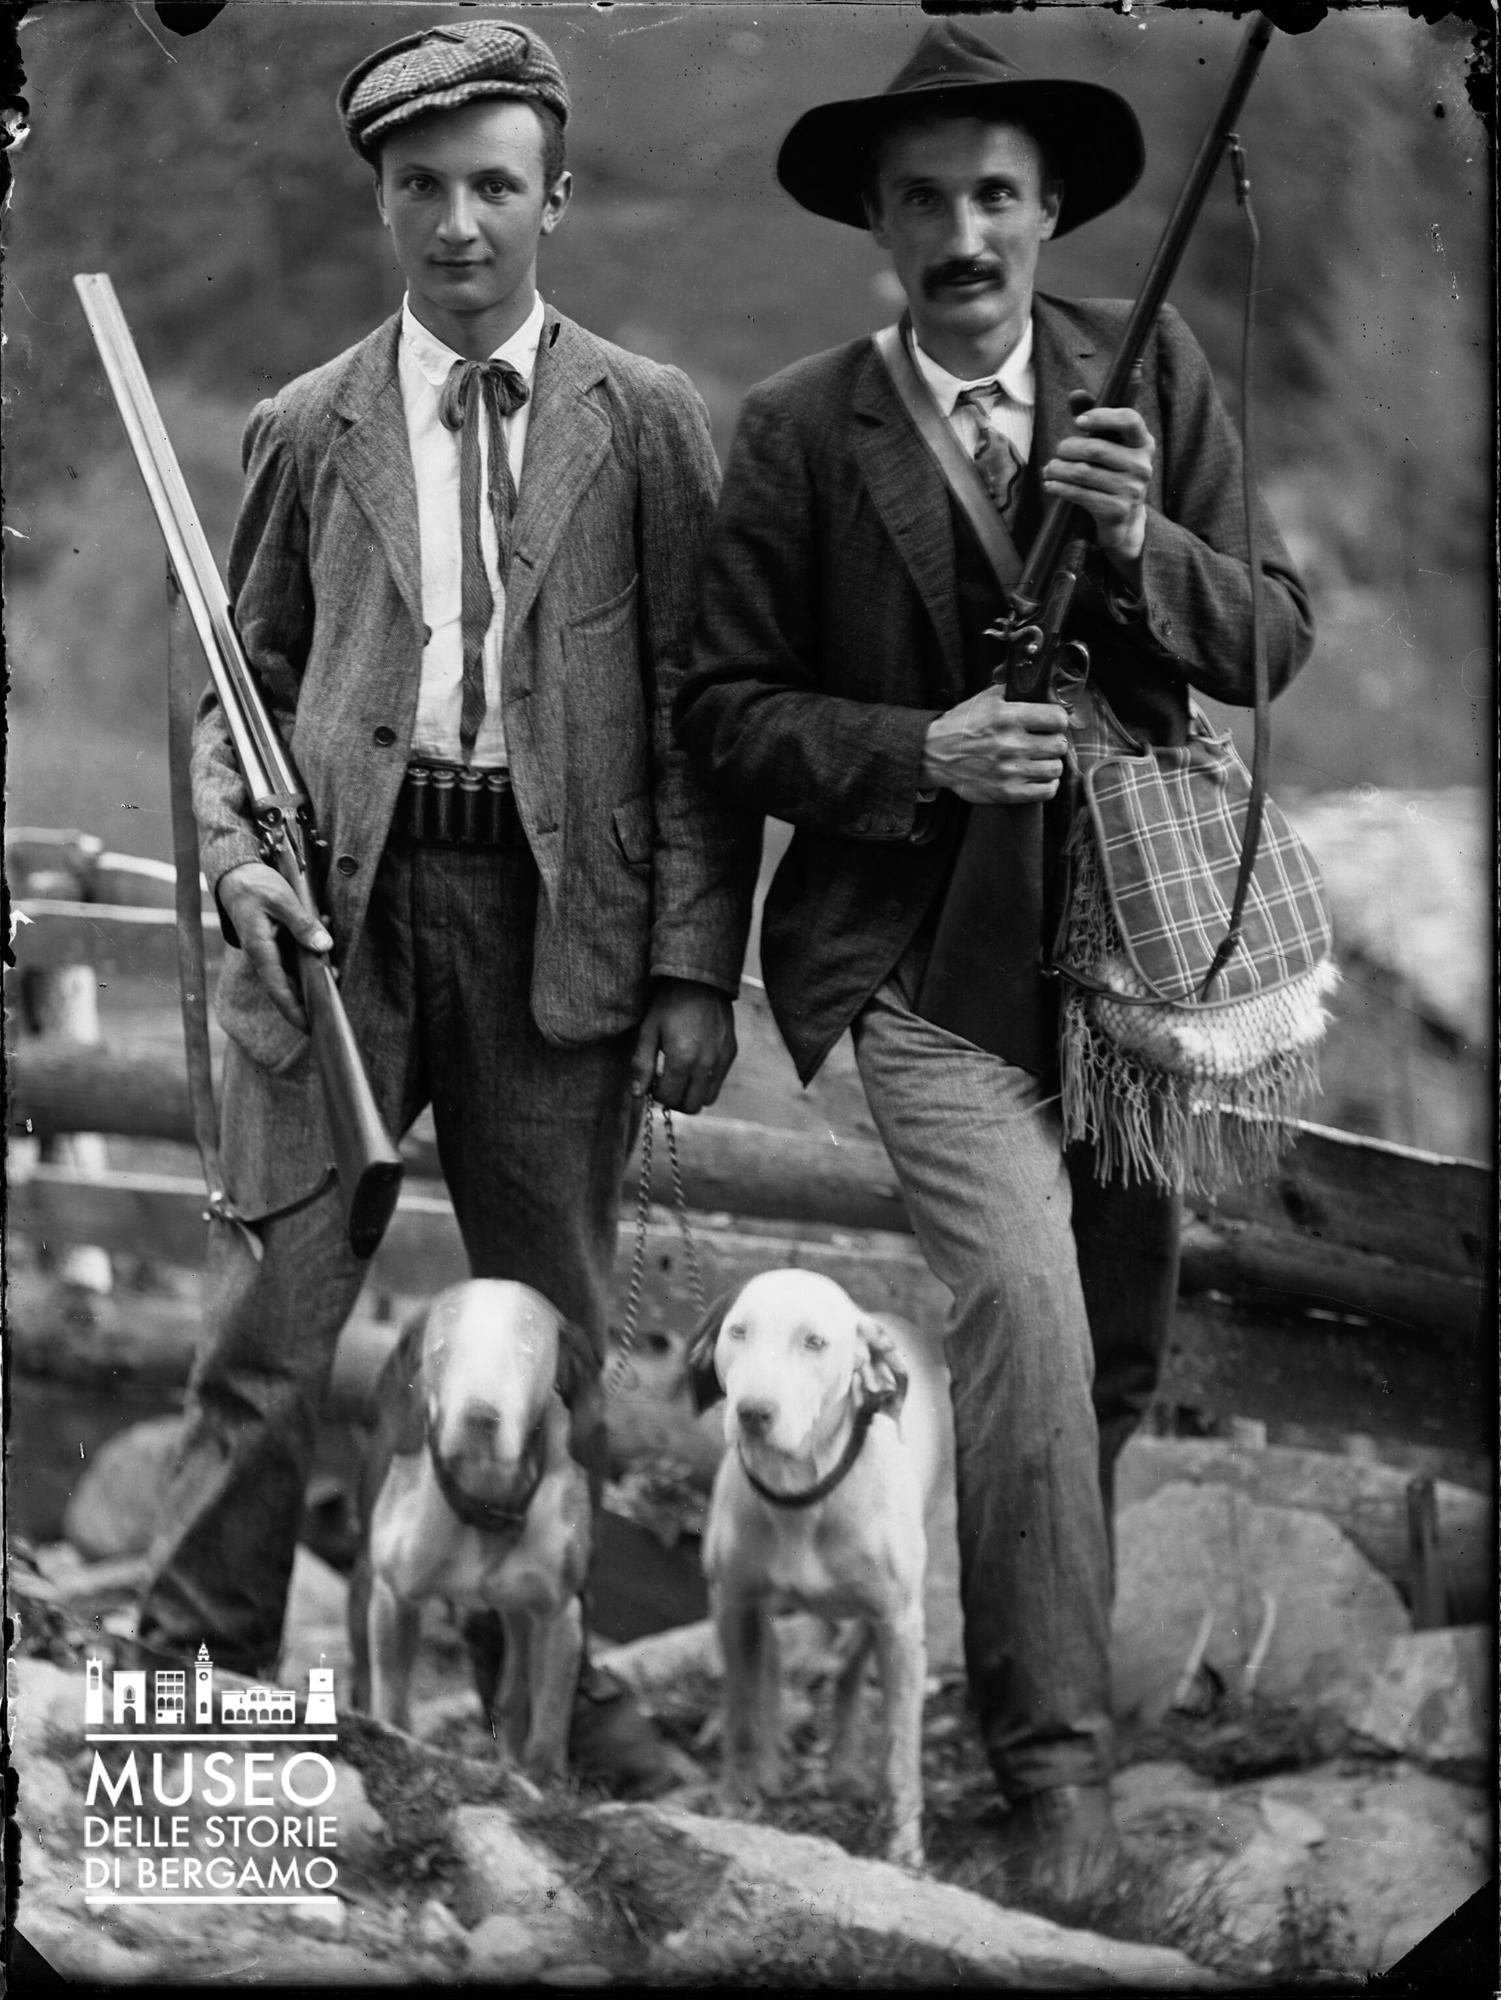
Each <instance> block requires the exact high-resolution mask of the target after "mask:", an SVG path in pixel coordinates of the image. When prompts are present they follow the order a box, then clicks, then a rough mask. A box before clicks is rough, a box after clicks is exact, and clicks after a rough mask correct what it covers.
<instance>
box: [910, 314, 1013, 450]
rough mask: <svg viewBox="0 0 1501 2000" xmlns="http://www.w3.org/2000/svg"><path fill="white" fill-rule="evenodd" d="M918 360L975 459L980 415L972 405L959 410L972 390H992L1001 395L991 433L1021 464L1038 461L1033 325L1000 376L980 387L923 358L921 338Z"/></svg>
mask: <svg viewBox="0 0 1501 2000" xmlns="http://www.w3.org/2000/svg"><path fill="white" fill-rule="evenodd" d="M912 359H913V360H914V361H915V362H916V364H917V372H918V373H919V374H920V375H921V376H922V378H923V380H924V381H925V382H926V383H927V385H928V387H929V388H930V389H931V390H932V392H933V397H934V400H935V401H936V402H937V404H938V407H939V409H940V410H942V412H943V414H944V415H945V416H946V417H947V418H948V420H949V422H950V424H951V425H952V426H953V430H954V435H955V436H956V437H957V438H958V440H959V442H960V444H962V445H963V446H964V449H965V451H966V452H967V453H968V454H969V456H970V457H971V458H973V457H974V455H975V447H976V445H977V444H978V443H979V442H980V423H981V417H980V413H979V411H978V410H977V409H976V408H975V407H974V405H973V404H972V403H966V404H964V406H963V407H962V408H956V407H955V405H956V404H957V403H958V401H959V398H960V397H961V396H962V395H963V394H964V392H965V390H966V389H990V390H993V391H995V394H994V395H993V396H992V397H991V399H990V402H989V405H988V408H989V412H990V428H991V429H992V430H993V431H995V432H996V434H997V435H998V436H1000V437H1003V438H1005V439H1006V441H1007V443H1008V444H1009V445H1010V446H1011V448H1012V450H1013V451H1014V452H1015V453H1016V456H1017V458H1018V460H1019V461H1020V463H1021V464H1023V465H1025V464H1026V462H1027V460H1028V459H1029V458H1030V457H1031V456H1032V410H1033V405H1034V404H1035V403H1036V400H1037V382H1036V375H1035V373H1034V371H1033V367H1032V322H1031V320H1030V319H1029V320H1028V321H1027V324H1026V325H1025V327H1023V329H1022V337H1021V339H1020V340H1019V341H1018V342H1017V343H1016V345H1015V347H1013V348H1012V350H1011V352H1010V353H1009V354H1008V355H1007V357H1006V360H1005V363H1004V365H1003V366H1002V368H1001V371H1000V373H999V374H998V375H982V376H980V378H979V379H978V380H977V381H974V382H961V381H960V379H959V377H958V376H957V375H950V373H949V371H948V370H947V368H940V367H939V365H938V363H937V362H936V361H934V360H933V358H932V357H931V355H927V354H924V353H923V351H922V349H921V348H920V347H919V346H918V344H917V339H916V336H915V335H914V336H913V340H912Z"/></svg>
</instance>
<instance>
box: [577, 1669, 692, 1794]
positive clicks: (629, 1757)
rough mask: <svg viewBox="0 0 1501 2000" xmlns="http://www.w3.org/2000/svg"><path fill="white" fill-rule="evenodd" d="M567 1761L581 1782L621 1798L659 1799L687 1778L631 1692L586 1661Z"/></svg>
mask: <svg viewBox="0 0 1501 2000" xmlns="http://www.w3.org/2000/svg"><path fill="white" fill-rule="evenodd" d="M568 1761H569V1763H570V1764H571V1765H572V1766H573V1770H574V1773H575V1775H576V1776H577V1777H580V1778H582V1779H584V1780H585V1781H586V1782H589V1783H592V1784H596V1785H603V1786H604V1787H605V1789H606V1790H607V1791H608V1792H609V1793H610V1794H611V1796H612V1797H614V1798H617V1799H655V1798H659V1797H660V1796H661V1794H662V1793H663V1792H670V1791H671V1790H672V1789H673V1788H674V1787H675V1786H677V1785H680V1784H682V1783H683V1781H684V1776H685V1773H684V1771H683V1770H682V1769H681V1768H680V1766H679V1764H678V1761H677V1760H676V1759H675V1758H674V1756H673V1753H672V1750H671V1749H670V1747H669V1746H668V1745H667V1744H666V1743H664V1742H663V1740H662V1738H661V1736H660V1735H659V1734H658V1732H657V1727H656V1724H655V1723H654V1722H652V1720H651V1719H650V1717H649V1716H645V1715H643V1714H642V1712H641V1710H640V1709H639V1708H638V1707H637V1706H636V1702H635V1697H634V1696H633V1695H632V1694H631V1691H630V1689H629V1688H627V1687H626V1686H625V1685H624V1683H623V1682H621V1681H618V1680H616V1678H615V1676H614V1675H613V1674H610V1673H606V1672H604V1671H603V1670H602V1669H601V1668H599V1667H596V1666H594V1665H592V1664H591V1663H590V1662H589V1661H588V1660H586V1661H585V1662H584V1665H583V1669H582V1671H581V1672H580V1674H579V1684H578V1692H577V1694H576V1695H575V1696H574V1699H573V1721H572V1723H571V1725H570V1727H569V1732H568ZM694 1775H697V1774H696V1772H695V1774H694Z"/></svg>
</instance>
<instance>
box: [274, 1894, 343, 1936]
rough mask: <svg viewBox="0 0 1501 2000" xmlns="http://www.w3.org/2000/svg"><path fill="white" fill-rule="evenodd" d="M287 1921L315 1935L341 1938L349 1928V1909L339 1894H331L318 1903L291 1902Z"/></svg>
mask: <svg viewBox="0 0 1501 2000" xmlns="http://www.w3.org/2000/svg"><path fill="white" fill-rule="evenodd" d="M287 1922H288V1923H289V1924H292V1925H293V1926H294V1927H295V1928H296V1929H298V1930H301V1931H311V1932H312V1934H313V1936H314V1937H321V1938H341V1937H343V1935H344V1933H345V1931H346V1930H347V1929H348V1928H349V1911H348V1910H347V1908H346V1907H345V1906H344V1904H343V1903H341V1902H340V1901H339V1899H338V1897H337V1896H329V1897H325V1898H324V1899H323V1901H321V1902H317V1903H291V1904H289V1905H288V1907H287Z"/></svg>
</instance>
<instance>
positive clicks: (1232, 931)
mask: <svg viewBox="0 0 1501 2000" xmlns="http://www.w3.org/2000/svg"><path fill="white" fill-rule="evenodd" d="M1229 142H1230V161H1231V166H1232V168H1233V171H1234V174H1235V199H1236V203H1237V205H1238V206H1239V208H1240V209H1241V211H1242V213H1243V214H1244V216H1245V219H1246V231H1247V235H1248V237H1249V249H1248V253H1247V258H1246V304H1245V319H1244V324H1243V326H1242V330H1241V344H1240V442H1241V485H1242V496H1243V503H1244V506H1245V515H1246V558H1247V562H1248V565H1249V568H1250V571H1251V675H1252V680H1251V686H1252V698H1253V700H1254V702H1255V709H1256V733H1255V737H1254V740H1253V747H1252V750H1251V796H1250V798H1249V799H1248V800H1247V802H1246V830H1245V834H1244V837H1243V838H1242V841H1241V848H1240V870H1239V872H1238V874H1237V875H1236V878H1235V894H1234V896H1233V898H1232V899H1231V903H1230V928H1229V929H1228V930H1227V931H1226V932H1225V935H1224V937H1223V938H1222V939H1221V940H1220V945H1219V949H1218V951H1216V952H1215V954H1214V957H1213V959H1212V960H1211V961H1210V966H1209V970H1208V971H1207V972H1206V973H1205V974H1204V983H1203V985H1202V986H1201V987H1200V988H1199V998H1200V999H1201V1000H1207V999H1208V998H1209V989H1210V987H1211V986H1213V984H1214V982H1215V980H1216V979H1218V978H1219V976H1220V973H1221V972H1222V971H1223V970H1224V968H1225V966H1226V965H1227V964H1228V963H1229V960H1230V955H1231V953H1232V952H1233V951H1234V950H1235V948H1236V946H1237V945H1238V944H1239V943H1240V934H1241V923H1242V921H1243V919H1244V916H1245V909H1246V896H1247V894H1248V892H1249V890H1250V887H1251V876H1252V874H1253V872H1254V871H1255V867H1256V856H1257V853H1258V852H1259V850H1260V847H1261V821H1262V813H1263V810H1264V808H1265V805H1266V774H1267V765H1268V763H1269V761H1270V759H1271V752H1272V694H1271V686H1270V682H1269V679H1268V674H1267V660H1266V624H1265V618H1264V616H1263V608H1262V572H1261V528H1260V522H1259V521H1258V519H1257V513H1256V439H1255V434H1254V432H1253V430H1252V426H1251V363H1252V351H1253V341H1252V332H1253V329H1254V327H1255V323H1256V271H1257V261H1258V257H1259V254H1260V250H1261V231H1260V230H1259V229H1258V228H1257V226H1256V212H1255V210H1254V209H1253V208H1252V207H1251V183H1250V180H1249V179H1248V178H1247V175H1246V155H1245V149H1244V148H1243V147H1242V145H1241V142H1240V135H1239V133H1237V132H1232V133H1230V134H1229Z"/></svg>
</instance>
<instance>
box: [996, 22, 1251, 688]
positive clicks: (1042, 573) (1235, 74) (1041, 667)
mask: <svg viewBox="0 0 1501 2000" xmlns="http://www.w3.org/2000/svg"><path fill="white" fill-rule="evenodd" d="M1271 39H1272V23H1271V22H1270V21H1269V20H1268V19H1267V17H1266V16H1265V14H1257V15H1256V16H1255V17H1254V18H1253V20H1252V22H1251V25H1250V27H1249V29H1248V30H1247V32H1246V35H1245V38H1244V40H1243V41H1242V43H1241V48H1240V53H1239V55H1238V56H1237V58H1236V62H1235V67H1234V69H1233V70H1232V71H1231V74H1230V78H1229V81H1228V83H1227V84H1226V86H1225V95H1224V97H1223V99H1222V100H1221V102H1220V106H1219V109H1218V111H1217V112H1216V113H1215V116H1214V119H1213V121H1212V122H1211V124H1210V126H1209V129H1208V130H1207V131H1206V132H1205V134H1204V137H1203V140H1202V142H1201V143H1200V146H1199V150H1198V152H1197V153H1196V154H1195V156H1194V161H1193V165H1192V166H1191V167H1190V168H1189V170H1188V177H1187V179H1186V180H1185V181H1184V183H1183V187H1182V190H1181V192H1180V193H1179V196H1178V199H1177V202H1176V204H1175V205H1174V208H1173V212H1172V214H1171V215H1170V216H1169V217H1168V220H1167V225H1166V227H1165V228H1164V230H1163V232H1162V237H1161V240H1160V241H1159V243H1158V245H1157V249H1156V252H1155V254H1154V255H1153V258H1152V262H1151V264H1150V266H1149V267H1148V270H1147V275H1146V277H1145V279H1144V280H1143V281H1142V287H1141V292H1140V294H1139V295H1138V297H1137V299H1136V302H1135V304H1134V305H1133V306H1132V308H1131V315H1130V317H1129V319H1128V320H1127V321H1126V326H1125V330H1124V332H1123V333H1122V334H1121V339H1120V345H1119V347H1118V348H1117V349H1116V352H1115V355H1114V357H1113V358H1112V360H1111V363H1110V371H1109V373H1108V374H1107V375H1106V377H1105V382H1104V386H1103V388H1102V389H1101V391H1100V395H1099V401H1098V405H1097V407H1098V408H1100V409H1125V408H1128V407H1130V406H1131V405H1133V404H1134V403H1135V400H1136V389H1137V385H1138V383H1139V381H1140V378H1141V356H1142V350H1143V349H1144V348H1145V346H1146V343H1147V338H1148V336H1149V335H1150V333H1151V331H1152V328H1153V326H1154V325H1155V323H1156V320H1157V315H1158V313H1159V312H1160V311H1161V309H1162V304H1163V301H1164V299H1165V298H1166V297H1167V293H1168V288H1169V287H1170V286H1171V284H1172V282H1173V279H1174V277H1175V276H1176V274H1177V270H1178V265H1179V264H1180V262H1181V261H1182V258H1183V252H1184V251H1185V249H1186V248H1187V247H1188V239H1189V237H1190V236H1191V235H1192V233H1193V228H1194V224H1195V223H1196V222H1197V221H1198V218H1199V211H1200V209H1201V208H1202V207H1203V206H1204V199H1205V196H1206V195H1207V194H1208V192H1209V185H1210V182H1211V181H1212V180H1213V178H1214V174H1215V170H1216V169H1217V168H1218V166H1219V163H1220V159H1221V157H1222V156H1223V154H1224V152H1225V148H1226V147H1227V146H1231V147H1236V148H1237V149H1238V142H1237V141H1236V139H1235V122H1236V120H1237V119H1238V118H1239V116H1240V113H1241V109H1242V107H1243V106H1244V104H1245V101H1246V97H1247V94H1248V93H1249V91H1250V88H1251V84H1252V82H1253V80H1254V78H1255V75H1256V71H1257V69H1258V68H1259V66H1260V63H1261V59H1262V57H1263V56H1264V55H1265V53H1266V50H1267V45H1268V43H1269V42H1270V41H1271ZM1091 527H1092V524H1091V523H1090V520H1089V516H1088V515H1087V514H1085V513H1084V511H1083V510H1082V509H1081V508H1079V507H1076V506H1075V505H1074V504H1073V503H1072V502H1071V501H1069V500H1064V499H1058V500H1053V501H1051V502H1049V505H1048V508H1047V511H1046V513H1045V514H1044V515H1043V519H1042V525H1041V527H1040V528H1039V529H1038V531H1037V535H1036V538H1035V539H1034V541H1033V543H1032V547H1031V549H1030V550H1029V552H1028V555H1027V560H1026V563H1025V565H1024V567H1023V569H1022V573H1021V576H1020V577H1019V578H1018V580H1017V583H1016V587H1015V589H1014V590H1013V591H1012V593H1011V602H1010V604H1009V606H1008V608H1007V611H1006V614H1005V616H1004V617H1003V618H1002V619H1001V620H1000V621H999V622H998V623H997V624H996V625H995V626H994V627H993V628H992V634H991V636H992V637H994V638H997V639H999V640H1000V641H1001V642H1002V643H1003V644H1004V646H1005V649H1006V653H1005V659H1004V661H1003V663H1002V665H1001V666H1000V667H999V668H998V669H997V672H996V676H995V678H996V680H997V682H999V683H1001V684H1003V685H1004V687H1005V689H1006V694H1007V697H1008V699H1010V700H1011V701H1055V700H1058V699H1060V698H1061V699H1063V700H1064V701H1067V700H1068V699H1069V691H1070V688H1071V687H1077V686H1078V685H1079V683H1080V682H1081V681H1082V680H1083V678H1084V676H1085V674H1087V672H1088V670H1089V656H1088V654H1087V652H1086V651H1085V649H1084V647H1083V646H1082V645H1080V644H1079V643H1078V641H1077V640H1065V639H1064V637H1063V629H1064V626H1065V625H1066V623H1067V622H1068V615H1069V612H1070V610H1071V609H1072V606H1073V602H1074V596H1075V593H1076V591H1077V589H1078V586H1079V577H1080V575H1081V573H1082V571H1083V568H1084V564H1085V561H1086V559H1087V558H1088V555H1089V549H1090V543H1091V539H1092V535H1091V532H1090V531H1091Z"/></svg>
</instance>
